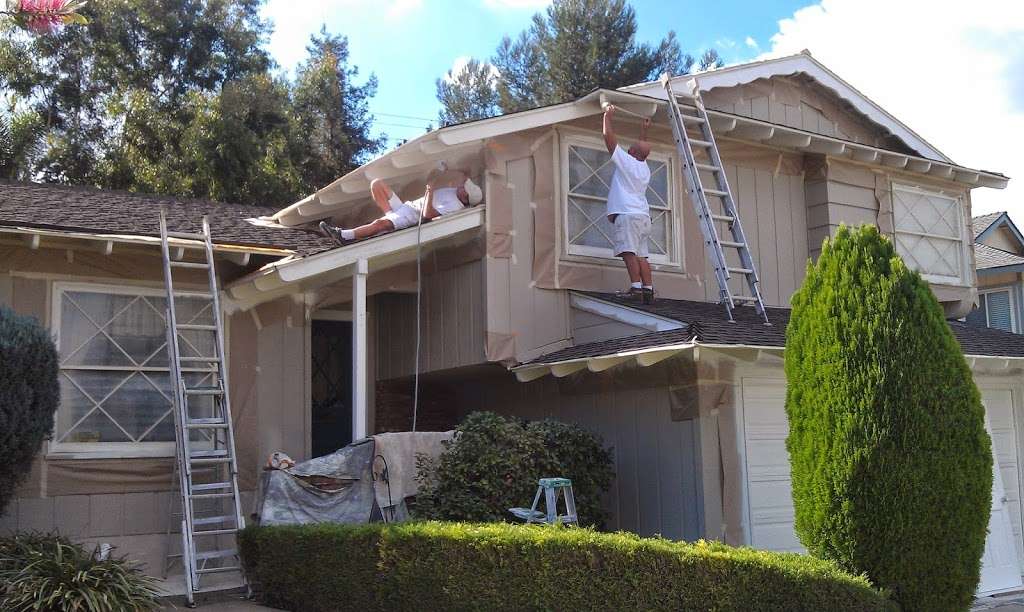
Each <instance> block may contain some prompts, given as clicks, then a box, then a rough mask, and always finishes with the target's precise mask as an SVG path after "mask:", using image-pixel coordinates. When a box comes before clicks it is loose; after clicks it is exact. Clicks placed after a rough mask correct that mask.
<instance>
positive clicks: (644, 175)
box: [608, 147, 651, 216]
mask: <svg viewBox="0 0 1024 612" xmlns="http://www.w3.org/2000/svg"><path fill="white" fill-rule="evenodd" d="M612 163H613V164H615V174H613V175H612V185H611V187H610V188H609V189H608V214H609V215H648V216H650V214H651V209H650V207H649V206H648V205H647V185H648V184H649V183H650V182H651V169H650V168H649V167H648V166H647V162H642V161H640V160H638V159H637V158H635V157H633V156H632V155H630V154H629V153H626V152H625V151H624V150H623V149H622V147H615V150H614V151H613V152H612Z"/></svg>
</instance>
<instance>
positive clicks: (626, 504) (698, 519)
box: [459, 366, 704, 540]
mask: <svg viewBox="0 0 1024 612" xmlns="http://www.w3.org/2000/svg"><path fill="white" fill-rule="evenodd" d="M656 367H658V366H652V367H651V368H650V370H653V369H654V368H656ZM649 373H650V372H644V374H649ZM611 376H612V375H610V374H609V375H608V376H603V377H602V376H599V375H591V374H588V373H578V374H574V375H571V376H570V377H567V378H566V379H554V378H552V377H545V378H542V379H539V380H536V381H533V382H530V383H519V382H516V380H515V378H514V376H513V375H512V374H510V373H507V372H496V373H495V374H494V375H492V376H488V377H487V378H486V379H484V378H480V379H478V380H476V381H473V382H471V383H468V384H465V385H462V388H461V389H460V390H459V394H460V399H459V403H460V409H461V410H462V411H464V412H469V411H472V410H490V411H493V412H497V413H499V414H504V415H509V416H516V417H520V418H524V419H529V420H542V419H555V420H558V421H563V422H567V423H576V424H579V425H580V426H582V427H584V428H586V429H588V430H590V431H592V432H594V433H596V434H598V435H599V436H601V439H602V440H603V441H604V444H605V446H606V447H611V448H612V451H613V454H614V471H615V480H614V482H613V483H612V486H611V488H610V490H609V491H608V493H607V495H606V496H605V498H604V500H603V504H604V506H605V509H606V511H607V512H608V514H609V520H608V525H607V526H608V528H609V529H613V530H620V529H621V530H627V531H633V532H636V533H639V534H641V535H644V536H651V535H655V534H661V535H663V536H665V537H666V538H671V539H675V540H695V539H697V538H700V537H701V536H702V534H703V529H704V527H703V498H702V497H701V495H702V489H701V483H700V476H699V474H700V469H701V468H700V465H701V464H700V441H699V433H698V427H697V424H696V421H695V420H693V419H690V420H685V421H673V420H672V418H671V413H670V399H669V393H668V390H667V387H666V386H647V387H645V386H642V385H640V384H637V385H635V386H632V385H623V384H621V381H623V380H636V378H635V376H636V372H635V371H629V370H621V369H620V370H619V371H617V372H616V373H615V374H614V377H615V378H616V380H618V381H619V382H616V383H612V382H611ZM598 380H600V381H604V382H597V381H598ZM630 386H632V387H633V388H627V387H630ZM529 502H530V500H523V503H524V504H528V503H529Z"/></svg>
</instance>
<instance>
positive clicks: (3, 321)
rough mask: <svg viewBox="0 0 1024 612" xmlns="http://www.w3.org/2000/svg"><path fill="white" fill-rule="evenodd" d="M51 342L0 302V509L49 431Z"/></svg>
mask: <svg viewBox="0 0 1024 612" xmlns="http://www.w3.org/2000/svg"><path fill="white" fill-rule="evenodd" d="M59 401H60V385H59V384H58V382H57V347H56V346H55V345H54V343H53V340H52V339H51V338H50V334H49V333H47V331H46V330H45V329H44V328H43V327H42V326H41V325H39V323H38V322H37V321H36V320H35V319H34V318H31V317H24V316H21V315H18V314H15V312H14V311H13V310H11V309H10V308H7V307H6V306H0V456H2V457H3V458H4V460H3V461H2V462H0V514H3V511H4V508H5V507H6V506H7V504H8V503H10V501H11V499H13V498H14V492H15V491H16V490H17V488H18V485H19V484H21V483H22V482H24V480H25V478H27V477H28V474H29V472H30V471H31V469H30V468H31V465H32V459H33V458H34V457H35V456H36V453H38V452H39V448H40V447H41V446H42V444H43V440H45V439H47V438H48V437H49V436H50V432H51V431H53V414H54V412H55V411H56V410H57V404H58V402H59Z"/></svg>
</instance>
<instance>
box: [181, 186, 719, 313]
mask: <svg viewBox="0 0 1024 612" xmlns="http://www.w3.org/2000/svg"><path fill="white" fill-rule="evenodd" d="M704 193H706V194H708V195H713V196H718V197H720V198H724V197H725V196H727V195H729V192H728V191H722V190H721V189H704ZM178 327H181V326H180V325H179V326H178Z"/></svg>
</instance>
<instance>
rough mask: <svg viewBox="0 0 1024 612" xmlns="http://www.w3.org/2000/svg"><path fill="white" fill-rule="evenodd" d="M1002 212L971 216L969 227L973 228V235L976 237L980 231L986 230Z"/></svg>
mask: <svg viewBox="0 0 1024 612" xmlns="http://www.w3.org/2000/svg"><path fill="white" fill-rule="evenodd" d="M1004 214H1005V213H1003V212H994V213H988V214H987V215H980V216H977V217H972V218H971V229H972V230H974V237H975V238H977V237H978V236H980V235H981V233H982V232H984V231H985V230H987V229H988V228H989V226H990V225H992V224H993V223H995V221H996V219H998V218H999V217H1001V216H1002V215H1004Z"/></svg>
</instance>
